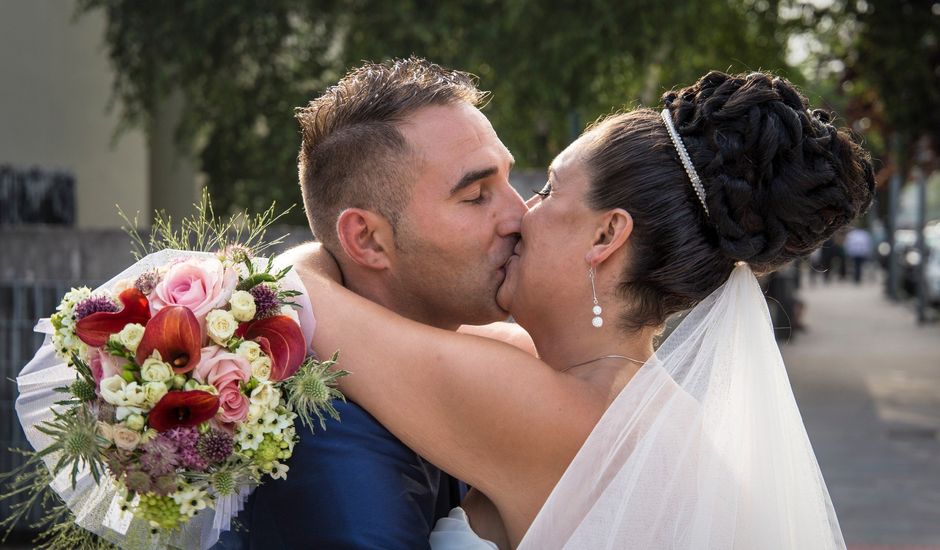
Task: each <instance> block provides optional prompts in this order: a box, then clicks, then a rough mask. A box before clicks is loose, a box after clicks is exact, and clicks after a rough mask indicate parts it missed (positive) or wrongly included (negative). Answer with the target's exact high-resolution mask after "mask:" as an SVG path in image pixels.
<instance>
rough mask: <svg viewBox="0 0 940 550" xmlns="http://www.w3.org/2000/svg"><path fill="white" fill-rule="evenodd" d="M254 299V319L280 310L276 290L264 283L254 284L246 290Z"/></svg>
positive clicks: (269, 315) (275, 313)
mask: <svg viewBox="0 0 940 550" xmlns="http://www.w3.org/2000/svg"><path fill="white" fill-rule="evenodd" d="M248 292H249V293H251V296H252V297H253V298H254V299H255V308H256V311H255V319H264V318H265V317H271V316H272V315H277V314H278V313H280V312H281V303H280V301H279V300H278V299H277V290H276V289H274V288H272V287H270V286H268V285H265V284H260V285H255V286H253V287H251V290H249V291H248Z"/></svg>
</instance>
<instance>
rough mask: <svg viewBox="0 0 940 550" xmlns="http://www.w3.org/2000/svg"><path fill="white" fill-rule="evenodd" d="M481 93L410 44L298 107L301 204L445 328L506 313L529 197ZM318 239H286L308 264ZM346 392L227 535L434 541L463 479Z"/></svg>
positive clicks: (229, 543)
mask: <svg viewBox="0 0 940 550" xmlns="http://www.w3.org/2000/svg"><path fill="white" fill-rule="evenodd" d="M484 97H485V94H484V93H483V92H481V91H480V90H478V89H477V88H476V85H475V82H474V80H473V78H472V77H471V76H469V75H467V74H465V73H461V72H457V71H451V70H447V69H444V68H442V67H440V66H438V65H435V64H432V63H429V62H428V61H425V60H423V59H417V58H409V59H405V60H396V61H393V62H388V63H385V64H381V65H378V64H367V65H364V66H362V67H360V68H358V69H355V70H353V71H352V72H350V73H349V74H347V75H346V76H345V77H344V78H343V79H342V80H340V82H339V83H338V84H337V85H335V86H333V87H331V88H330V89H328V90H327V91H326V92H325V93H324V94H323V95H321V96H320V97H318V98H316V99H315V100H313V101H311V102H310V104H309V105H308V106H307V107H305V108H302V109H298V110H297V115H296V116H297V119H298V120H299V121H300V125H301V129H302V134H303V141H302V145H301V149H300V155H299V168H300V185H301V190H302V192H303V199H304V207H305V209H306V212H307V217H308V220H309V222H310V227H311V229H312V230H313V233H314V234H315V235H316V237H317V238H318V239H319V241H320V242H321V243H322V244H323V247H325V248H326V249H327V250H329V252H331V253H332V255H333V256H334V257H335V258H336V261H337V263H338V264H339V266H340V269H341V271H342V277H343V281H344V284H345V285H346V286H347V287H348V288H350V289H351V290H353V291H354V292H356V293H358V294H360V295H362V296H363V297H366V298H368V299H370V300H372V301H374V302H376V303H379V304H381V305H383V306H385V307H387V308H388V309H391V310H392V311H395V312H397V313H399V314H400V315H402V316H404V317H407V318H410V319H413V320H415V321H419V322H421V323H425V324H428V325H432V326H436V327H439V328H443V329H447V330H456V329H457V328H458V327H460V325H481V324H485V323H491V322H494V321H499V320H502V319H505V318H506V316H507V313H506V312H505V311H503V310H501V309H500V308H499V306H498V305H497V304H496V299H495V298H496V290H497V288H498V287H499V285H500V284H501V283H502V280H503V278H504V276H505V271H504V270H503V265H504V264H505V262H506V260H507V259H508V258H509V257H510V255H511V254H512V250H513V247H514V246H515V244H516V241H517V240H518V233H519V228H520V221H521V219H522V215H523V213H524V212H525V205H524V204H523V202H522V199H521V198H520V197H519V195H518V194H517V193H516V192H515V191H514V190H513V189H512V187H510V186H509V181H508V176H509V171H510V169H511V167H512V164H513V158H512V155H510V153H509V151H508V150H507V149H506V147H505V146H504V145H503V144H502V143H501V142H500V141H499V138H498V137H497V136H496V133H495V132H494V131H493V128H492V126H491V125H490V123H489V121H488V120H487V119H486V117H485V116H484V115H483V114H482V113H481V112H480V111H479V109H478V108H477V107H478V105H479V104H480V103H481V101H482V99H483V98H484ZM308 251H309V249H307V248H305V246H303V245H302V246H300V247H297V248H294V249H292V250H291V251H288V252H287V254H288V255H289V256H290V257H291V258H293V259H294V261H293V263H294V265H295V266H296V267H297V268H298V269H303V268H304V261H305V259H306V258H310V257H312V255H310V254H308V253H307V252H308ZM312 299H314V300H315V299H316V296H313V297H312ZM340 360H341V361H342V358H341V359H340ZM341 366H342V368H344V369H347V370H350V371H352V372H353V373H355V371H356V366H355V365H351V364H342V365H341ZM353 376H355V374H353ZM405 405H406V404H405V403H403V406H405ZM337 408H338V409H339V412H340V414H341V418H342V420H341V421H340V422H335V421H330V422H328V425H327V429H326V430H325V431H322V430H319V429H318V430H317V432H316V433H315V434H311V433H310V431H309V430H307V429H305V428H298V433H299V434H300V441H299V443H298V444H297V446H296V447H295V449H294V455H293V457H292V458H291V459H290V461H289V462H288V465H289V467H290V472H289V474H288V476H287V480H286V481H270V482H268V483H266V484H264V485H262V486H261V487H259V488H258V489H257V490H256V491H255V492H254V494H253V495H252V497H251V498H250V499H249V501H248V503H247V505H246V509H245V511H243V512H242V514H240V516H239V521H240V522H241V523H242V524H244V525H245V526H246V527H247V528H248V531H247V532H229V533H227V534H225V535H223V538H222V540H221V542H220V543H219V545H217V547H218V548H225V549H229V548H258V549H260V548H324V549H327V548H328V549H360V548H362V549H365V548H370V549H371V548H383V549H399V548H400V549H421V548H428V534H429V533H430V531H431V529H432V528H433V527H434V523H435V522H436V520H437V519H438V518H440V517H442V516H445V515H446V514H447V512H448V511H449V510H450V508H451V507H453V506H457V505H458V504H459V499H460V497H461V494H460V491H458V490H457V488H456V484H455V483H454V481H453V480H452V479H450V478H449V476H447V475H446V474H445V473H443V472H441V471H440V470H439V469H438V468H436V467H435V466H434V465H432V464H430V463H429V462H427V461H426V460H424V459H423V458H422V457H420V456H418V455H417V454H415V452H414V451H412V450H410V449H409V448H408V447H406V446H405V445H404V444H402V443H401V442H400V441H398V440H397V439H396V438H395V437H394V436H393V435H392V434H391V433H389V432H388V431H387V430H385V428H383V427H382V426H381V425H380V424H379V423H378V422H377V421H376V420H375V419H374V418H372V417H371V416H370V415H369V414H368V413H366V412H365V411H364V410H363V409H361V408H360V407H359V406H357V405H356V404H355V403H345V404H344V403H337Z"/></svg>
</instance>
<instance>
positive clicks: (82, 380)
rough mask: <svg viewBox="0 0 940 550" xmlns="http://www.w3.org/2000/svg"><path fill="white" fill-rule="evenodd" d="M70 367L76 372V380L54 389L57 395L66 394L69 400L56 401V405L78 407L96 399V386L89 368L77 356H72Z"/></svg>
mask: <svg viewBox="0 0 940 550" xmlns="http://www.w3.org/2000/svg"><path fill="white" fill-rule="evenodd" d="M71 365H72V367H73V368H75V370H76V371H77V372H78V378H76V379H75V381H74V382H72V383H71V384H69V385H68V386H63V387H59V388H55V391H57V392H59V393H67V394H70V395H71V398H69V399H66V400H63V401H57V402H56V405H73V406H74V405H78V404H81V403H88V402H91V401H94V400H95V399H97V397H98V396H97V395H96V394H95V389H96V388H97V387H98V385H97V384H96V383H95V376H94V375H93V374H92V373H91V367H89V366H88V364H87V363H85V362H84V361H82V359H81V358H80V357H79V356H78V354H75V353H73V354H72V360H71Z"/></svg>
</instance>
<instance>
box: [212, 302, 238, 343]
mask: <svg viewBox="0 0 940 550" xmlns="http://www.w3.org/2000/svg"><path fill="white" fill-rule="evenodd" d="M236 328H238V322H237V321H236V320H235V318H234V317H232V314H231V313H229V312H227V311H225V310H223V309H213V310H212V311H210V312H209V314H208V315H206V331H207V332H208V333H209V338H212V340H213V341H214V342H215V343H216V344H219V345H220V346H224V345H225V342H227V341H228V339H229V338H231V337H232V335H233V334H235V329H236Z"/></svg>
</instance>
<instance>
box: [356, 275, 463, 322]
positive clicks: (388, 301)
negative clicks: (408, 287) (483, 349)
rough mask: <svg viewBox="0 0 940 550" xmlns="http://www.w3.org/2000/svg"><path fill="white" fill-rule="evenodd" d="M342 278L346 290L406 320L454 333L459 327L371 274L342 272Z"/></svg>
mask: <svg viewBox="0 0 940 550" xmlns="http://www.w3.org/2000/svg"><path fill="white" fill-rule="evenodd" d="M343 278H344V282H345V285H346V288H348V289H349V290H351V291H353V292H355V293H356V294H358V295H359V296H362V297H363V298H365V299H367V300H369V301H372V302H375V303H377V304H379V305H380V306H382V307H384V308H386V309H388V310H390V311H394V312H395V313H397V314H398V315H401V316H402V317H404V318H406V319H411V320H412V321H416V322H418V323H421V324H424V325H430V326H432V327H436V328H441V329H444V330H451V331H456V330H457V329H458V328H459V327H460V323H452V322H449V321H448V320H446V319H440V318H438V317H436V316H434V315H433V312H432V311H429V308H426V307H421V304H420V303H418V301H417V299H415V298H414V297H412V296H409V295H408V293H407V292H402V291H401V290H400V289H396V288H393V287H392V285H390V284H388V282H387V281H386V280H384V279H383V278H381V277H374V276H372V274H367V275H365V276H363V274H361V273H355V272H350V273H348V274H347V272H346V271H345V270H344V271H343Z"/></svg>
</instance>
